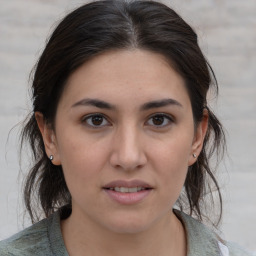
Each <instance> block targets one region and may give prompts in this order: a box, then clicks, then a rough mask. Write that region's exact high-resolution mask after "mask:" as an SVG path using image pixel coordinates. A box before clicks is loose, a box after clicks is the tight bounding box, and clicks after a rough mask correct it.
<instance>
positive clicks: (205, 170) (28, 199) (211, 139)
mask: <svg viewBox="0 0 256 256" xmlns="http://www.w3.org/2000/svg"><path fill="white" fill-rule="evenodd" d="M121 49H124V50H125V49H143V50H148V51H151V52H155V53H160V54H162V55H163V56H164V57H165V58H166V59H167V60H168V61H169V62H170V64H171V66H172V67H173V68H174V69H175V70H176V71H177V72H178V73H179V74H180V75H181V76H182V77H183V79H184V81H185V84H186V88H187V91H188V94H189V96H190V100H191V105H192V111H193V116H194V121H195V125H196V124H197V123H199V122H200V121H201V120H202V118H203V111H204V109H205V108H207V110H208V113H209V125H208V131H207V134H206V137H205V141H204V146H203V149H202V152H201V154H200V155H199V156H198V160H197V162H196V163H195V164H194V165H193V166H191V167H189V171H188V174H187V177H186V181H185V184H184V190H185V196H184V195H182V196H180V198H179V200H178V202H177V205H178V206H179V207H180V208H181V209H186V208H189V214H191V215H192V214H194V215H196V216H197V217H198V219H201V220H202V218H203V215H204V214H203V212H202V205H205V204H206V202H205V201H204V199H205V194H206V193H207V192H208V190H209V189H208V188H211V187H212V185H211V184H210V183H213V186H214V187H215V189H216V190H217V192H218V195H219V201H220V212H219V214H218V216H219V220H220V218H221V214H222V201H221V193H220V189H219V186H218V183H217V180H216V179H215V175H214V171H215V170H213V169H212V168H211V167H210V164H209V161H210V158H211V157H212V156H213V155H214V154H217V155H218V156H221V155H222V153H223V151H222V149H224V148H225V136H224V132H223V129H222V126H221V123H220V122H219V121H218V119H217V117H216V116H215V115H214V114H213V112H212V111H211V110H210V108H209V106H208V104H207V98H206V96H207V92H208V90H209V89H210V88H212V89H213V90H215V91H216V93H217V92H218V84H217V81H216V78H215V75H214V72H213V70H212V68H211V66H210V64H209V63H208V62H207V60H206V59H205V57H204V55H203V54H202V52H201V50H200V48H199V46H198V39H197V35H196V33H195V32H194V30H193V29H192V28H191V27H190V26H189V25H188V24H187V23H186V22H185V21H184V20H183V19H182V18H181V17H180V16H179V15H178V14H177V13H176V12H175V11H174V10H172V9H170V8H169V7H167V6H165V5H163V4H161V3H158V2H154V1H143V0H141V1H140V0H138V1H130V2H127V1H121V0H120V1H119V0H105V1H104V0H103V1H96V2H92V3H89V4H86V5H83V6H81V7H80V8H78V9H76V10H74V11H73V12H71V13H70V14H68V15H67V16H66V17H65V18H64V19H63V20H62V21H61V22H60V23H59V25H58V26H57V27H56V29H55V30H54V31H53V33H52V35H51V37H50V39H49V40H48V42H47V44H46V47H45V49H44V51H43V53H42V55H41V57H40V58H39V60H38V63H37V64H36V66H35V69H34V76H33V82H32V101H33V111H32V113H31V114H30V115H29V117H28V119H27V121H26V124H25V126H24V128H23V131H22V133H21V148H22V145H23V144H24V143H25V141H28V143H29V144H30V146H31V149H32V156H33V166H32V167H31V169H30V172H29V173H28V175H27V178H26V183H25V187H24V200H25V205H26V209H27V211H28V213H29V215H30V217H31V220H32V222H35V221H37V220H38V219H39V217H40V212H41V211H42V210H43V213H44V215H45V216H46V217H48V216H49V215H50V214H52V213H53V212H54V211H56V210H58V209H60V208H61V207H62V206H64V205H68V206H69V207H71V195H70V192H69V190H68V187H67V185H66V182H65V178H64V175H63V170H62V167H61V166H55V165H53V164H52V163H51V162H50V161H49V159H48V156H47V155H46V152H45V149H44V143H43V139H42V136H41V134H40V131H39V128H38V126H37V123H36V119H35V112H37V111H39V112H41V113H42V114H43V116H44V119H45V121H46V122H48V123H49V125H52V127H54V120H55V115H56V110H57V106H58V103H59V100H60V97H61V95H62V92H63V89H64V87H65V84H66V82H67V79H68V78H69V77H70V75H71V74H72V73H73V72H74V71H75V70H76V69H77V68H79V67H80V66H81V65H82V64H84V63H85V62H87V61H89V60H90V59H92V58H94V57H95V56H97V55H100V54H102V53H104V52H107V51H110V50H121ZM209 193H210V194H212V190H210V191H209ZM36 202H37V204H39V206H41V207H40V208H38V206H37V205H36Z"/></svg>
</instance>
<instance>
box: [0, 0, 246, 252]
mask: <svg viewBox="0 0 256 256" xmlns="http://www.w3.org/2000/svg"><path fill="white" fill-rule="evenodd" d="M211 86H212V87H214V86H215V89H216V90H217V83H216V81H215V76H214V73H213V71H212V69H211V67H210V65H209V64H208V63H207V61H206V59H205V58H204V56H203V54H202V52H201V50H200V48H199V46H198V43H197V35H196V34H195V32H194V31H193V30H192V29H191V28H190V26H189V25H188V24H186V23H185V22H184V21H183V20H182V18H181V17H179V16H178V15H177V14H176V13H175V12H174V11H173V10H171V9H170V8H168V7H166V6H164V5H163V4H160V3H157V2H153V1H132V2H125V1H116V0H114V1H97V2H93V3H90V4H86V5H84V6H82V7H80V8H78V9H77V10H75V11H73V12H72V13H70V14H69V15H68V16H67V17H65V18H64V19H63V21H62V22H61V23H60V24H59V25H58V26H57V28H56V29H55V31H54V32H53V34H52V36H51V37H50V39H49V41H48V43H47V45H46V48H45V50H44V51H43V53H42V55H41V57H40V59H39V61H38V63H37V66H36V69H35V73H34V79H33V85H32V92H33V111H32V114H31V115H30V116H29V119H28V121H27V123H26V126H25V127H24V129H23V133H22V142H24V141H25V140H28V141H29V143H30V145H31V147H32V151H33V157H34V160H33V161H34V164H33V167H32V168H31V170H30V173H29V174H28V177H27V180H26V186H25V189H24V197H25V203H26V207H27V210H28V212H29V214H30V216H31V220H32V222H33V223H35V222H36V221H37V220H39V217H40V215H41V214H42V212H43V214H44V215H45V217H46V218H45V219H43V220H42V221H40V222H37V223H36V224H34V225H33V226H31V227H29V228H28V229H26V230H24V231H22V232H20V233H18V234H16V235H14V236H13V237H11V238H9V239H7V240H5V241H3V242H1V245H0V252H1V254H0V255H71V256H72V255H75V256H76V255H78V256H79V255H175V256H185V255H189V256H195V255H239V256H240V255H249V254H247V253H246V252H244V251H243V250H242V249H238V248H237V247H236V246H233V245H231V244H229V243H227V242H225V241H222V240H221V239H220V238H219V237H218V236H217V235H216V234H215V233H214V232H213V231H210V229H208V228H206V227H205V226H204V225H203V224H202V223H201V221H202V219H203V217H204V212H203V211H202V209H203V208H204V207H205V200H204V199H205V196H206V193H210V194H211V190H210V191H209V189H208V187H209V186H208V185H209V184H208V183H209V182H210V183H211V184H214V187H213V189H217V191H219V187H218V183H217V181H216V179H215V178H214V175H213V170H212V169H211V168H210V165H209V160H210V157H211V156H212V155H213V153H215V152H217V153H218V151H219V150H220V149H221V147H222V144H221V143H222V142H223V141H224V134H223V131H222V126H221V124H220V122H219V121H218V119H217V118H216V117H215V116H214V114H213V113H212V112H211V110H210V109H209V107H208V105H207V92H208V90H209V89H210V87H211ZM219 199H220V206H221V195H220V192H219ZM35 200H39V201H38V202H39V205H40V206H41V210H40V209H38V204H36V203H35V202H37V201H35ZM174 207H175V208H179V210H174ZM185 212H188V214H189V215H193V216H195V217H196V218H197V219H198V220H196V219H193V218H192V217H190V216H189V215H186V214H185ZM220 217H221V212H220V214H219V219H220Z"/></svg>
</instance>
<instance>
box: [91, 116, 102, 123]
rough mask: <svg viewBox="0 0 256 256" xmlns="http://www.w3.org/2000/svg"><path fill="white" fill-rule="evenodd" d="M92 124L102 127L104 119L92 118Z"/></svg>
mask: <svg viewBox="0 0 256 256" xmlns="http://www.w3.org/2000/svg"><path fill="white" fill-rule="evenodd" d="M91 120H92V121H91V122H92V124H93V125H101V124H102V123H103V117H102V116H93V117H91Z"/></svg>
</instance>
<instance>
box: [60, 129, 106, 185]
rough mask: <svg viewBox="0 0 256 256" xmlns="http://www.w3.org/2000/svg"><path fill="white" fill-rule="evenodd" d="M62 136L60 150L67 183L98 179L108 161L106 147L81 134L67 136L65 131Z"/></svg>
mask: <svg viewBox="0 0 256 256" xmlns="http://www.w3.org/2000/svg"><path fill="white" fill-rule="evenodd" d="M62 138H63V139H62ZM62 138H60V139H59V143H58V146H59V147H58V151H59V157H60V160H61V164H62V168H63V171H64V175H65V178H66V181H67V183H70V182H73V183H74V182H78V183H80V182H82V183H86V182H89V180H93V179H96V175H97V174H99V172H100V171H101V170H102V168H103V166H104V164H105V162H106V161H105V160H106V155H107V152H106V151H104V148H103V147H101V146H100V145H99V143H97V141H95V142H93V141H91V140H90V138H85V137H83V136H81V134H77V135H76V134H75V133H73V135H72V136H65V134H64V133H63V137H62ZM65 138H67V139H65Z"/></svg>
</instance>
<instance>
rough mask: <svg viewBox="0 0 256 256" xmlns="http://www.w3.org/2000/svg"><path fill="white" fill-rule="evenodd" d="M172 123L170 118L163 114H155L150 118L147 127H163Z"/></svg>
mask: <svg viewBox="0 0 256 256" xmlns="http://www.w3.org/2000/svg"><path fill="white" fill-rule="evenodd" d="M170 123H172V118H171V117H170V116H168V115H165V114H157V115H154V116H151V117H150V118H149V120H148V122H147V124H148V125H151V126H156V127H165V126H167V125H169V124H170Z"/></svg>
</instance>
